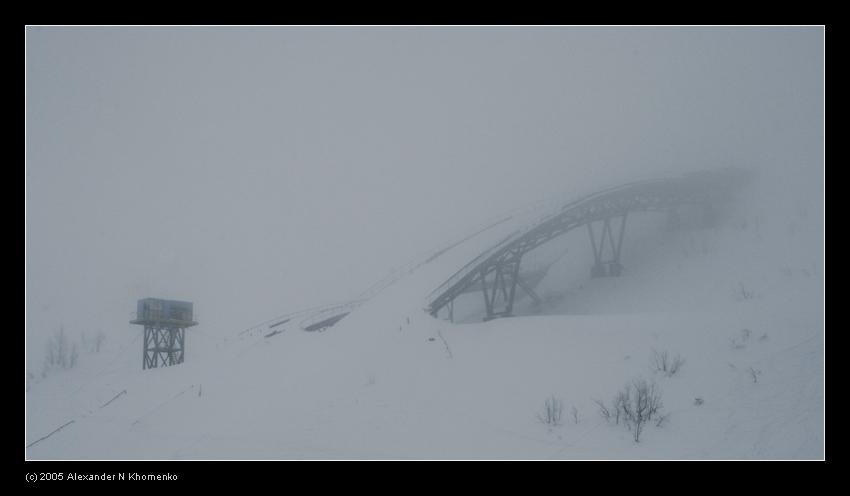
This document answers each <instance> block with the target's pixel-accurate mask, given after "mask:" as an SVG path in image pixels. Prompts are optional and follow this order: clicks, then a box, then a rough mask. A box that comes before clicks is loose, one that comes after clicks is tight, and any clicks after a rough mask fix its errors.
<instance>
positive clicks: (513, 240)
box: [240, 168, 751, 337]
mask: <svg viewBox="0 0 850 496" xmlns="http://www.w3.org/2000/svg"><path fill="white" fill-rule="evenodd" d="M750 175H751V172H750V171H748V170H746V169H736V168H725V169H717V170H713V171H705V172H697V173H691V174H686V175H683V176H680V177H673V178H666V179H655V180H646V181H637V182H631V183H628V184H624V185H622V186H617V187H614V188H608V189H605V190H602V191H599V192H596V193H593V194H590V195H587V196H585V197H582V198H580V199H578V200H575V201H571V202H569V203H566V204H563V205H560V204H557V207H556V208H555V209H553V210H550V211H549V213H548V214H545V215H543V216H541V217H538V218H537V220H536V221H532V222H529V223H528V224H526V225H524V226H522V227H520V228H518V229H516V230H515V231H513V232H512V233H511V234H509V235H508V236H506V237H505V238H503V239H502V240H501V241H499V242H498V243H496V244H495V245H494V246H492V247H490V248H489V249H487V250H485V251H484V252H482V253H481V254H480V255H478V256H477V257H475V258H474V259H473V260H471V261H470V262H469V263H468V264H466V265H465V266H463V267H462V268H461V269H460V270H458V271H457V272H456V273H455V274H453V275H452V276H451V277H449V278H448V279H447V280H446V281H445V282H444V283H443V284H441V285H440V286H438V287H437V288H436V289H434V291H432V292H431V294H429V295H428V297H427V303H426V307H425V310H426V311H427V312H428V313H430V314H431V315H433V316H436V315H437V312H439V311H440V310H442V309H444V308H447V309H448V311H449V312H448V313H449V318H450V319H453V313H454V301H455V299H456V298H457V297H458V296H460V295H461V294H465V293H470V292H476V291H481V292H482V295H483V299H484V305H485V309H486V315H485V317H484V320H489V319H492V318H496V317H506V316H510V315H512V313H513V307H514V301H515V300H516V296H517V288H520V289H521V290H522V291H524V292H525V293H527V294H528V295H529V296H531V297H532V298H533V299H534V300H538V297H537V295H536V294H535V293H534V290H533V287H534V285H535V284H536V283H537V282H539V281H540V280H541V279H542V278H543V277H544V276H545V273H546V270H547V269H548V267H544V268H543V269H542V270H541V269H538V270H534V271H529V272H521V271H520V265H521V264H522V259H523V256H524V255H525V254H527V253H528V252H530V251H532V250H534V249H535V248H537V247H539V246H541V245H543V244H545V243H548V242H549V241H552V240H553V239H555V238H558V237H559V236H561V235H563V234H566V233H567V232H569V231H572V230H573V229H577V228H580V227H582V226H587V230H588V234H589V237H590V242H591V247H592V249H593V256H594V260H593V265H592V267H591V275H592V276H593V277H605V276H618V275H620V272H621V271H622V265H621V264H620V251H621V248H622V242H623V237H624V235H625V228H626V220H627V218H628V214H629V213H631V212H647V211H649V212H665V213H667V214H668V215H669V216H670V217H669V219H670V221H671V222H674V223H675V222H677V221H678V218H679V215H678V214H679V211H680V208H681V207H684V206H688V205H691V206H696V207H697V208H698V209H700V211H701V212H702V217H703V221H704V222H705V223H706V224H711V223H713V221H714V213H715V211H716V206H717V205H720V204H725V203H727V202H728V201H729V200H730V199H731V198H732V196H733V195H734V193H735V190H736V187H737V186H740V185H743V184H745V183H746V182H747V180H748V179H749V177H750ZM510 219H511V216H510V215H509V216H508V217H505V218H501V219H499V220H498V221H496V222H492V223H488V224H487V225H485V226H484V227H483V228H481V229H479V230H478V231H476V232H475V233H473V234H471V235H469V236H466V237H464V238H463V239H461V240H459V241H455V242H453V243H450V244H449V245H448V246H446V247H443V248H440V249H437V250H435V251H433V252H431V253H428V254H426V255H425V256H424V257H421V258H417V259H416V260H414V261H412V262H410V263H409V264H407V265H406V266H405V267H402V268H400V269H397V270H395V271H393V273H391V274H390V275H389V276H387V277H386V278H384V279H382V280H381V281H378V282H377V283H375V284H374V285H373V286H372V287H370V288H368V289H367V290H366V291H364V292H363V294H361V295H360V297H358V298H357V299H354V300H351V301H348V302H343V303H335V304H331V305H324V306H320V307H315V308H311V309H307V310H301V311H298V312H292V313H289V314H286V315H282V316H279V317H277V318H275V319H271V320H269V321H266V322H264V323H262V324H259V325H257V326H254V327H251V328H249V329H246V330H244V331H242V332H241V333H240V334H244V333H249V332H250V333H252V332H263V333H265V332H267V331H271V332H269V333H268V334H266V337H269V336H273V335H275V334H277V333H279V332H281V331H282V329H283V326H284V325H285V324H288V323H290V322H291V323H293V324H294V323H296V322H297V325H298V327H300V328H301V329H302V330H305V331H317V330H323V329H326V328H328V327H331V326H333V325H334V324H336V323H337V322H339V321H340V320H342V319H343V318H345V316H347V315H348V314H349V313H351V312H352V311H353V310H354V309H356V308H357V307H359V306H360V305H362V304H363V303H365V302H366V301H368V300H369V299H370V298H371V297H372V296H374V295H375V294H377V293H378V292H380V291H382V290H383V289H385V288H386V287H388V286H390V285H392V284H393V283H394V282H395V281H396V280H398V279H399V278H400V277H404V275H406V274H410V273H411V272H412V271H413V270H415V269H416V268H418V267H419V266H421V265H423V264H425V263H428V262H430V261H432V260H433V259H435V258H437V257H438V256H439V255H441V254H442V253H443V252H445V251H447V250H449V249H451V248H452V247H454V246H456V245H458V244H460V243H462V242H464V241H466V240H468V239H469V238H472V237H474V236H475V235H477V234H479V233H480V232H483V231H485V230H488V229H490V228H492V227H493V226H495V225H498V224H501V223H503V222H505V221H507V220H510ZM597 223H598V230H595V229H594V225H596V224H597Z"/></svg>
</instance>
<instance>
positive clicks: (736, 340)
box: [730, 329, 753, 350]
mask: <svg viewBox="0 0 850 496" xmlns="http://www.w3.org/2000/svg"><path fill="white" fill-rule="evenodd" d="M752 333H753V332H752V331H751V330H749V329H741V332H740V334H739V335H738V336H736V337H733V338H731V339H730V342H731V345H732V348H733V349H736V350H740V349H741V348H743V347H744V346H746V342H747V341H749V339H750V336H751V335H752Z"/></svg>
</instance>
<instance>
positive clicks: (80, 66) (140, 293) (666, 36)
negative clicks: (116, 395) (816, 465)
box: [25, 27, 824, 356]
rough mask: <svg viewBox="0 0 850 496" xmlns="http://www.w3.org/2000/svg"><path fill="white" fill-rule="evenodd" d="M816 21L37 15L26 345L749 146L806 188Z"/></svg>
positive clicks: (393, 262)
mask: <svg viewBox="0 0 850 496" xmlns="http://www.w3.org/2000/svg"><path fill="white" fill-rule="evenodd" d="M823 43H824V39H823V29H822V28H820V27H807V28H566V27H564V28H557V27H553V28H506V27H481V28H470V27H441V28H429V27H417V28H412V27H396V28H393V27H383V28H381V27H373V28H366V27H359V28H358V27H350V28H342V27H325V28H318V27H313V28H307V27H275V28H271V27H270V28H141V27H137V28H83V27H80V28H42V27H28V28H27V29H26V73H25V74H26V133H27V134H26V154H27V160H26V316H27V336H28V345H29V346H30V348H33V347H36V346H38V347H40V346H41V343H42V342H43V339H44V336H45V335H46V334H47V333H48V332H52V331H53V330H55V329H56V328H57V327H58V325H59V323H60V322H63V323H64V324H65V326H66V329H68V330H70V331H72V332H79V331H82V330H89V329H90V330H95V329H102V330H104V331H105V332H107V334H110V333H125V334H126V333H129V332H138V330H137V329H134V330H131V326H129V324H128V323H127V321H128V320H129V318H130V312H132V311H134V310H135V301H136V299H138V298H143V297H164V298H174V299H181V300H189V301H194V302H195V304H196V310H197V312H198V314H199V319H200V321H201V327H203V328H205V329H207V330H209V331H210V332H230V331H234V330H237V329H241V328H245V327H247V326H249V325H251V324H254V323H257V322H259V321H262V320H265V319H267V318H270V317H273V316H275V315H278V314H280V313H284V312H286V311H290V310H296V309H299V308H301V307H307V306H312V305H315V304H320V303H325V302H332V301H336V300H340V299H345V298H347V297H351V296H354V295H356V294H357V293H358V292H359V291H360V290H362V289H364V288H365V287H366V286H368V285H370V284H371V283H372V282H374V281H375V280H378V279H380V278H381V277H383V276H384V275H385V274H386V273H387V272H388V271H389V270H390V269H391V268H392V267H394V266H397V265H400V264H403V263H405V262H407V261H408V260H410V259H411V258H412V257H414V256H415V255H417V254H420V253H422V252H424V251H426V250H428V249H430V248H433V247H435V246H439V245H442V244H445V243H446V242H448V241H449V240H450V239H451V238H453V237H455V236H458V235H460V234H462V232H463V230H464V229H467V228H471V227H473V226H475V225H477V224H478V223H480V222H482V221H483V220H485V219H487V218H488V217H491V216H492V215H495V214H496V213H498V212H500V211H505V210H510V209H512V208H514V207H516V206H519V205H522V204H524V203H528V202H533V201H535V200H537V199H539V198H540V197H541V196H544V195H551V194H557V193H558V192H561V191H565V190H573V189H581V188H583V187H587V188H594V187H595V186H596V185H599V184H609V183H612V182H614V183H616V182H626V181H628V180H630V179H632V178H633V177H635V176H646V175H653V174H669V173H679V172H684V171H688V170H695V169H702V168H708V167H714V166H723V165H753V166H757V167H761V168H763V169H773V170H777V171H782V173H783V175H782V177H786V178H787V182H788V185H789V187H792V186H793V187H794V188H797V189H799V190H801V191H803V192H804V193H805V194H807V195H809V196H811V197H813V198H820V199H822V195H823V192H822V188H823V168H822V161H823V155H822V154H823V115H824V107H823V101H824V81H823V71H824V62H823V53H824V46H823ZM786 172H787V174H786ZM792 172H793V173H792ZM31 356H32V355H31Z"/></svg>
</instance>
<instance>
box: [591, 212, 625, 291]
mask: <svg viewBox="0 0 850 496" xmlns="http://www.w3.org/2000/svg"><path fill="white" fill-rule="evenodd" d="M627 216H628V212H626V213H624V214H623V216H622V217H621V218H620V226H619V229H616V231H617V233H618V235H617V236H615V235H614V231H615V229H614V228H612V226H611V224H612V219H613V218H614V217H607V218H605V219H603V220H602V229H601V230H600V233H599V238H598V240H597V236H596V233H595V232H594V230H593V222H588V223H587V233H588V234H589V235H590V245H591V247H592V248H593V267H591V268H590V275H591V277H594V278H597V277H617V276H619V275H620V274H621V273H622V272H623V265H622V264H620V251H621V249H622V247H623V237H624V235H625V232H626V218H627ZM606 248H608V250H607V252H609V254H608V255H606ZM606 257H608V258H606Z"/></svg>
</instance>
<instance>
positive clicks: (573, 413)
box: [570, 406, 578, 424]
mask: <svg viewBox="0 0 850 496" xmlns="http://www.w3.org/2000/svg"><path fill="white" fill-rule="evenodd" d="M570 413H571V414H572V416H573V422H575V423H576V424H577V423H578V408H576V407H575V406H573V407H572V409H571V410H570Z"/></svg>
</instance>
